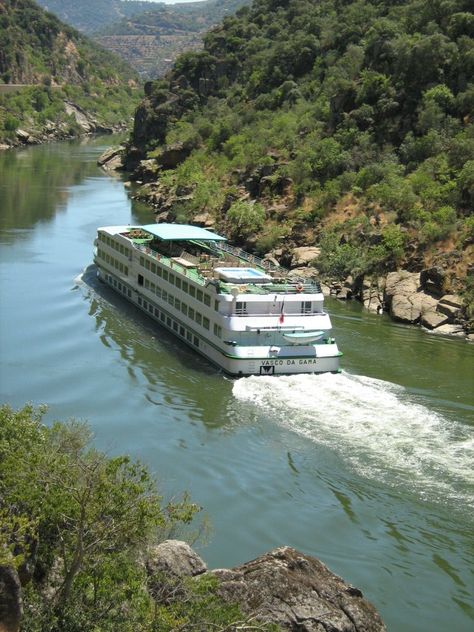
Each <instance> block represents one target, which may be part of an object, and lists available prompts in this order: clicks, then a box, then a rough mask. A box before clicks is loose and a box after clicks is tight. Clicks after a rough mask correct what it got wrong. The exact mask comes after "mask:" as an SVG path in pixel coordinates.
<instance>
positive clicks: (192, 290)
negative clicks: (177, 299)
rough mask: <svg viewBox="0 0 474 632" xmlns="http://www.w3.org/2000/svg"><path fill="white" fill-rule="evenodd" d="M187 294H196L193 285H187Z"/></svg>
mask: <svg viewBox="0 0 474 632" xmlns="http://www.w3.org/2000/svg"><path fill="white" fill-rule="evenodd" d="M189 294H190V295H191V296H193V297H195V296H196V288H195V287H194V285H190V286H189Z"/></svg>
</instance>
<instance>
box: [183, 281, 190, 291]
mask: <svg viewBox="0 0 474 632" xmlns="http://www.w3.org/2000/svg"><path fill="white" fill-rule="evenodd" d="M183 292H186V294H187V293H188V292H189V285H188V282H187V281H183Z"/></svg>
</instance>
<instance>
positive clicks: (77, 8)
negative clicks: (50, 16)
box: [38, 0, 151, 35]
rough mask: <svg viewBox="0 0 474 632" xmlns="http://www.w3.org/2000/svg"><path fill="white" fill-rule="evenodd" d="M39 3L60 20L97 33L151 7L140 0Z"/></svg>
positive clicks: (86, 0)
mask: <svg viewBox="0 0 474 632" xmlns="http://www.w3.org/2000/svg"><path fill="white" fill-rule="evenodd" d="M38 4H39V5H40V6H42V7H43V9H46V11H50V12H51V13H54V15H56V16H57V17H58V18H59V19H60V20H62V21H63V22H66V24H70V25H71V26H73V27H74V28H76V29H78V30H79V31H83V32H84V33H87V34H89V35H90V34H92V33H95V32H96V31H99V30H101V29H102V28H104V27H105V26H107V25H109V24H112V23H113V22H117V21H118V20H121V19H122V18H126V17H131V16H132V15H135V14H136V13H141V12H142V11H146V10H147V9H149V7H150V4H151V2H147V1H143V2H141V1H140V0H38Z"/></svg>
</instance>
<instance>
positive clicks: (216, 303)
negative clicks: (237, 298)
mask: <svg viewBox="0 0 474 632" xmlns="http://www.w3.org/2000/svg"><path fill="white" fill-rule="evenodd" d="M214 309H215V311H216V312H218V311H219V301H217V300H215V301H214Z"/></svg>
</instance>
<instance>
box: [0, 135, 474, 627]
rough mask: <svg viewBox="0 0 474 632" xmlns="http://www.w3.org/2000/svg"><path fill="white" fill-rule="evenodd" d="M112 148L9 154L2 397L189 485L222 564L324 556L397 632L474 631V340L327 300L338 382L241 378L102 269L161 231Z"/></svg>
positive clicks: (4, 185) (0, 189) (2, 236)
mask: <svg viewBox="0 0 474 632" xmlns="http://www.w3.org/2000/svg"><path fill="white" fill-rule="evenodd" d="M112 142H113V139H110V138H99V139H95V140H92V141H88V142H83V143H62V144H55V145H49V146H43V147H34V148H26V149H21V150H18V151H14V152H8V153H3V154H0V174H1V176H0V242H1V259H0V294H1V307H0V310H1V311H0V315H1V319H0V354H1V362H0V401H2V402H6V403H9V404H11V405H12V406H14V407H19V406H22V405H24V404H25V403H26V402H33V403H34V404H39V403H46V404H48V406H49V412H48V415H47V420H49V421H50V420H52V419H67V418H70V417H76V418H79V419H84V420H88V421H89V423H90V424H91V426H92V427H93V429H94V432H95V435H96V441H97V444H98V445H99V446H100V447H101V448H102V449H106V450H107V451H109V452H110V453H117V452H128V453H130V454H131V455H132V456H134V457H138V458H140V459H143V460H144V461H146V462H147V463H148V464H149V466H150V467H151V468H152V470H153V471H154V472H155V473H156V475H157V477H158V479H159V481H160V486H161V489H162V491H163V493H164V494H165V495H172V494H178V493H180V492H181V491H182V490H185V489H187V490H189V491H190V492H191V495H192V497H193V499H194V500H195V501H196V502H198V503H199V504H200V505H202V506H203V507H204V508H205V510H206V513H207V514H208V516H209V518H210V520H211V522H212V525H213V533H212V535H211V536H210V538H209V540H208V542H207V544H205V545H202V546H201V548H199V552H200V553H201V554H202V556H203V557H204V558H205V560H206V561H207V563H208V564H209V566H210V567H220V566H229V565H235V564H239V563H242V562H244V561H246V560H249V559H251V558H253V557H256V556H257V555H260V554H261V553H263V552H265V551H267V550H269V549H271V548H272V547H275V546H281V545H285V544H287V545H291V546H294V547H296V548H298V549H300V550H301V551H303V552H306V553H309V554H312V555H315V556H317V557H319V558H320V559H321V560H322V561H324V562H325V563H326V564H327V565H328V566H329V567H330V568H331V569H332V570H333V571H335V572H336V573H338V574H340V575H341V576H343V577H344V578H345V579H346V580H348V581H350V582H351V583H353V584H355V585H356V586H358V587H359V588H360V589H361V590H362V591H363V593H364V594H365V595H366V596H367V597H368V598H369V599H370V600H371V601H372V602H373V603H374V604H375V606H376V607H377V608H378V610H379V611H380V613H381V614H382V616H383V618H384V620H385V622H386V624H387V627H388V628H389V630H391V631H396V632H425V631H426V632H428V631H429V632H444V631H445V630H447V629H451V630H455V631H456V632H464V631H466V632H467V631H468V630H469V631H470V630H472V629H473V626H474V609H473V600H472V596H473V585H474V577H473V564H472V560H473V558H474V556H473V552H474V551H473V549H474V541H473V523H474V520H473V515H474V512H473V509H474V477H473V468H472V464H473V456H474V440H473V435H474V401H473V384H474V347H473V345H470V344H468V343H466V342H465V341H464V340H450V339H446V338H441V337H437V336H434V335H429V334H426V333H424V332H422V331H421V330H419V329H416V328H412V327H405V326H400V325H397V324H394V323H392V322H390V321H389V319H388V318H387V317H385V316H382V317H381V316H376V315H371V314H368V313H366V312H364V311H363V310H362V309H361V307H360V306H359V305H356V304H351V303H349V304H347V305H345V304H342V303H338V302H330V303H329V308H330V311H331V312H332V315H333V324H334V333H335V336H336V337H337V339H338V342H339V345H340V347H341V348H342V350H343V351H344V353H345V355H344V358H343V367H344V370H343V372H342V373H341V374H339V375H316V376H314V375H302V376H288V377H276V378H275V377H249V378H242V379H239V380H231V379H228V378H226V377H225V376H224V375H222V374H221V373H220V372H218V371H217V370H216V369H215V368H214V367H213V366H211V365H210V364H208V363H207V362H206V361H205V360H204V359H202V358H200V357H198V356H196V355H195V354H194V353H193V352H192V351H191V350H189V349H187V348H186V347H183V346H182V344H181V343H179V342H178V341H176V340H175V339H173V338H172V337H171V336H170V335H169V334H167V333H166V332H164V331H163V330H161V329H160V328H159V327H158V326H157V325H155V324H154V323H152V322H151V321H150V320H148V319H147V317H146V316H145V315H142V314H140V313H138V312H137V311H136V310H135V309H134V308H133V307H132V306H130V305H128V304H126V303H125V302H124V301H123V299H121V298H120V297H118V296H116V295H115V294H114V293H113V292H112V291H111V290H110V289H107V288H105V287H103V286H102V285H101V284H99V283H98V282H97V280H96V278H95V275H94V271H93V270H92V269H91V268H90V264H91V262H92V250H93V240H94V237H95V231H96V228H97V226H100V225H110V224H115V223H117V224H127V223H135V222H140V223H141V222H143V223H150V222H151V221H153V217H152V215H151V213H150V212H149V210H148V209H145V208H143V207H139V206H132V204H131V202H130V200H129V199H128V197H127V194H126V189H125V188H124V186H123V182H122V181H121V180H120V179H119V178H111V177H109V176H106V175H105V174H104V173H102V172H101V171H100V170H99V169H98V168H97V166H96V164H95V161H96V158H97V156H98V155H99V154H100V152H101V151H102V150H103V149H104V148H105V147H106V146H108V145H109V144H111V143H112Z"/></svg>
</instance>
